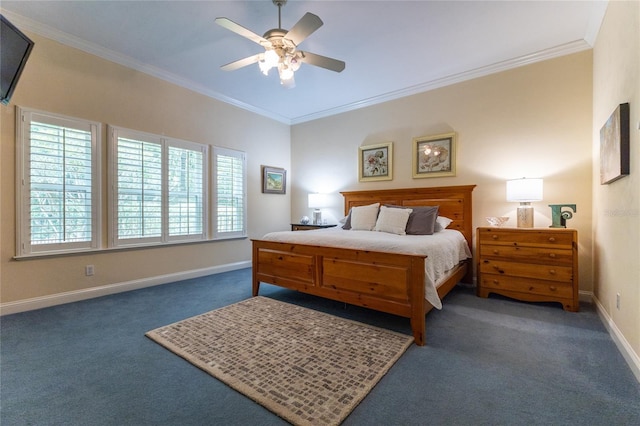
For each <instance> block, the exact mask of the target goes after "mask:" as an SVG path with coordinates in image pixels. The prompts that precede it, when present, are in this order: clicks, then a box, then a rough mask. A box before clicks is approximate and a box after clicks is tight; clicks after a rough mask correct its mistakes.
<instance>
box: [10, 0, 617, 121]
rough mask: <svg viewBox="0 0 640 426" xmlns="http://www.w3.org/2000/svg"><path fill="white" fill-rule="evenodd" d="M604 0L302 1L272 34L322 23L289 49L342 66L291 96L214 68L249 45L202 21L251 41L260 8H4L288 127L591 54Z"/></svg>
mask: <svg viewBox="0 0 640 426" xmlns="http://www.w3.org/2000/svg"><path fill="white" fill-rule="evenodd" d="M606 5H607V2H606V1H584V0H582V1H482V0H476V1H398V0H387V1H365V0H345V1H332V0H322V1H302V0H300V1H299V0H289V2H288V3H287V4H286V5H285V6H284V7H283V8H282V27H283V28H285V29H291V27H292V26H293V25H294V24H295V23H296V22H297V21H298V19H300V18H301V17H302V16H303V15H304V14H305V13H306V12H311V13H314V14H316V15H318V16H319V17H320V18H321V19H322V20H323V21H324V25H323V26H322V27H321V28H320V29H319V30H317V31H316V32H315V33H313V34H311V35H310V36H309V37H308V38H307V39H306V40H305V41H304V42H302V43H301V44H300V49H302V50H305V51H309V52H313V53H317V54H320V55H323V56H329V57H333V58H336V59H340V60H343V61H345V62H346V64H347V65H346V69H345V70H344V71H343V72H342V73H335V72H332V71H328V70H325V69H322V68H317V67H313V66H310V65H308V64H303V65H302V67H301V68H300V69H299V70H298V71H297V72H296V75H295V79H296V87H295V88H293V89H287V88H284V87H282V86H280V84H279V80H278V78H277V73H276V72H275V70H273V71H271V75H269V76H268V77H265V76H263V75H262V74H261V73H260V71H259V69H258V66H257V65H255V64H254V65H250V66H247V67H244V68H242V69H240V70H237V71H232V72H226V71H222V70H220V66H221V65H224V64H227V63H229V62H232V61H235V60H237V59H241V58H244V57H247V56H251V55H254V54H256V53H259V52H260V51H261V47H260V46H259V45H257V44H255V43H253V42H251V41H249V40H247V39H245V38H243V37H241V36H239V35H237V34H235V33H232V32H231V31H228V30H226V29H224V28H222V27H220V26H218V25H216V24H215V23H214V19H215V18H216V17H227V18H229V19H231V20H232V21H234V22H236V23H238V24H240V25H242V26H244V27H246V28H248V29H250V30H252V31H253V32H255V33H257V34H259V35H262V34H264V33H265V32H266V31H267V30H269V29H271V28H277V27H278V9H277V7H276V6H274V5H273V3H272V1H271V0H255V1H241V0H235V1H176V0H174V1H89V0H84V1H24V0H22V1H7V0H2V3H1V6H2V13H3V14H4V15H5V16H6V17H7V18H9V20H11V21H12V22H13V23H14V24H15V25H16V26H18V27H19V28H21V29H23V30H27V31H32V32H34V33H37V34H40V35H43V36H45V37H48V38H52V39H54V40H58V41H60V42H62V43H65V44H68V45H71V46H73V47H77V48H79V49H82V50H84V51H87V52H90V53H93V54H96V55H99V56H102V57H104V58H107V59H109V60H112V61H115V62H118V63H121V64H123V65H126V66H129V67H132V68H135V69H138V70H141V71H144V72H146V73H149V74H151V75H155V76H157V77H160V78H163V79H165V80H168V81H171V82H173V83H176V84H179V85H181V86H184V87H187V88H189V89H192V90H195V91H197V92H200V93H203V94H206V95H208V96H211V97H213V98H216V99H219V100H223V101H225V102H228V103H231V104H234V105H237V106H239V107H241V108H245V109H248V110H250V111H254V112H256V113H259V114H262V115H265V116H268V117H271V118H273V119H276V120H279V121H282V122H284V123H288V124H295V123H300V122H304V121H308V120H311V119H315V118H320V117H323V116H328V115H331V114H336V113H340V112H344V111H348V110H351V109H355V108H359V107H362V106H367V105H372V104H375V103H378V102H383V101H387V100H390V99H395V98H398V97H402V96H407V95H410V94H414V93H419V92H423V91H426V90H429V89H433V88H436V87H441V86H445V85H447V84H451V83H455V82H458V81H463V80H466V79H470V78H474V77H478V76H481V75H486V74H490V73H493V72H497V71H501V70H505V69H509V68H513V67H516V66H520V65H524V64H528V63H532V62H536V61H539V60H544V59H548V58H552V57H556V56H560V55H565V54H569V53H573V52H577V51H581V50H585V49H589V48H591V47H592V45H593V42H594V40H595V38H596V35H597V32H598V30H599V28H600V24H601V22H602V19H603V17H604V13H605V10H606Z"/></svg>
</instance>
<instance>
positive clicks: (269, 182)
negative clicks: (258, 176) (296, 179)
mask: <svg viewBox="0 0 640 426" xmlns="http://www.w3.org/2000/svg"><path fill="white" fill-rule="evenodd" d="M262 192H263V193H265V194H286V192H287V171H286V170H285V169H281V168H279V167H270V166H262Z"/></svg>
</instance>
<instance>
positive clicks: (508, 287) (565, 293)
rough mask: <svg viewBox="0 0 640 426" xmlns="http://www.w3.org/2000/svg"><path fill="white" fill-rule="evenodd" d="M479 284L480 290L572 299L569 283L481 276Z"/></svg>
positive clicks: (488, 275)
mask: <svg viewBox="0 0 640 426" xmlns="http://www.w3.org/2000/svg"><path fill="white" fill-rule="evenodd" d="M480 284H481V286H482V288H485V289H488V290H489V291H490V290H504V291H517V292H521V293H530V294H538V295H542V296H554V297H557V298H561V299H571V298H572V297H573V286H572V285H571V284H570V283H562V282H556V281H543V280H532V279H529V278H519V277H503V276H502V275H495V274H482V277H481V283H480Z"/></svg>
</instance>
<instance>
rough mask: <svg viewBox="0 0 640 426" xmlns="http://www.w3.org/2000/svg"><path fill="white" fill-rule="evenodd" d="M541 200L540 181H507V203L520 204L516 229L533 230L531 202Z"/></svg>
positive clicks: (524, 179) (523, 179)
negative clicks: (514, 202) (515, 202)
mask: <svg viewBox="0 0 640 426" xmlns="http://www.w3.org/2000/svg"><path fill="white" fill-rule="evenodd" d="M540 200H542V179H527V178H522V179H513V180H508V181H507V201H517V202H520V206H519V207H518V213H517V219H518V228H533V207H532V206H531V202H532V201H540Z"/></svg>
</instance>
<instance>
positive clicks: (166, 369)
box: [0, 269, 640, 426]
mask: <svg viewBox="0 0 640 426" xmlns="http://www.w3.org/2000/svg"><path fill="white" fill-rule="evenodd" d="M250 295H251V270H250V269H244V270H240V271H233V272H227V273H223V274H218V275H213V276H208V277H203V278H198V279H192V280H187V281H182V282H177V283H173V284H166V285H162V286H157V287H153V288H147V289H142V290H137V291H132V292H128V293H121V294H117V295H112V296H106V297H102V298H98V299H93V300H88V301H83V302H78V303H72V304H68V305H63V306H57V307H52V308H48V309H42V310H38V311H32V312H26V313H21V314H15V315H9V316H5V317H2V319H1V320H0V321H1V328H0V331H1V346H0V369H1V370H0V380H1V381H0V396H1V405H0V424H2V426H9V425H218V424H221V425H222V424H224V425H233V424H238V425H239V424H243V425H248V424H251V425H256V424H259V425H281V424H286V423H285V422H284V421H283V420H281V419H280V418H278V417H277V416H275V415H274V414H272V413H271V412H269V411H268V410H266V409H264V408H262V407H261V406H259V405H257V404H256V403H254V402H253V401H251V400H250V399H248V398H246V397H244V396H243V395H241V394H239V393H237V392H236V391H234V390H232V389H230V388H228V387H227V386H225V385H224V384H222V383H221V382H219V381H218V380H216V379H214V378H213V377H211V376H209V375H207V374H206V373H204V372H202V371H201V370H199V369H198V368H196V367H194V366H193V365H191V364H189V363H188V362H186V361H184V360H183V359H181V358H179V357H177V356H176V355H174V354H172V353H171V352H169V351H167V350H166V349H163V348H162V347H160V346H159V345H157V344H156V343H154V342H152V341H151V340H149V339H147V338H146V337H145V336H144V333H145V332H146V331H149V330H152V329H154V328H157V327H160V326H163V325H166V324H169V323H172V322H176V321H179V320H182V319H184V318H187V317H190V316H194V315H198V314H201V313H204V312H207V311H210V310H212V309H215V308H218V307H221V306H225V305H228V304H231V303H234V302H237V301H240V300H243V299H246V298H248V297H250ZM261 295H264V296H268V297H272V298H275V299H278V300H282V301H285V302H290V303H295V304H300V305H303V306H306V307H308V308H312V309H318V310H321V311H324V312H327V313H331V314H334V315H338V316H343V317H346V318H351V319H354V320H358V321H362V322H365V323H369V324H372V325H376V326H380V327H385V328H388V329H392V330H395V331H399V332H402V333H406V334H410V333H411V330H410V327H409V320H408V319H404V318H399V317H396V316H393V315H387V314H381V313H377V312H373V311H370V310H367V309H363V308H358V307H354V306H345V305H344V304H342V303H338V302H333V301H328V300H323V299H319V298H315V297H312V296H307V295H303V294H300V293H296V292H292V291H287V290H283V289H279V288H277V287H273V286H269V285H264V284H263V285H262V289H261ZM580 308H581V311H580V312H579V313H570V312H565V311H563V310H562V309H561V308H560V305H555V304H529V303H522V302H516V301H512V300H508V299H506V298H500V297H491V298H489V299H480V298H477V297H475V294H474V291H473V289H469V288H464V287H458V288H456V289H455V290H454V291H453V292H452V293H451V294H450V295H449V296H447V298H446V301H445V307H444V309H443V310H442V311H434V312H432V313H430V314H429V315H428V316H427V319H426V321H427V346H425V347H418V346H415V345H413V346H411V347H410V348H409V349H408V350H407V352H406V353H405V354H404V356H403V357H402V358H401V359H400V360H399V361H398V362H397V363H396V364H395V366H394V367H393V368H392V369H391V371H390V372H389V373H388V374H387V375H386V376H385V377H384V378H383V379H382V380H381V381H380V383H379V384H378V385H377V386H376V387H375V388H374V389H373V391H372V392H371V393H370V394H369V395H368V396H367V397H366V398H365V400H364V401H363V402H362V403H361V404H360V405H359V406H358V407H356V409H355V410H354V411H353V413H352V414H351V415H350V416H349V417H348V418H347V420H346V421H345V422H344V425H424V424H433V425H444V424H446V425H607V426H609V425H640V384H639V383H638V382H637V381H636V379H635V377H634V376H633V374H632V372H631V370H630V369H629V367H628V366H627V364H626V363H625V361H624V359H623V357H622V355H621V354H620V353H619V352H618V350H617V349H616V347H615V345H614V343H613V341H612V340H611V338H610V337H609V335H608V334H607V332H606V330H605V328H604V326H603V325H602V323H601V321H600V319H599V318H598V315H597V314H596V312H595V311H594V309H593V308H592V307H591V306H590V305H588V304H582V305H581V307H580Z"/></svg>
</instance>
